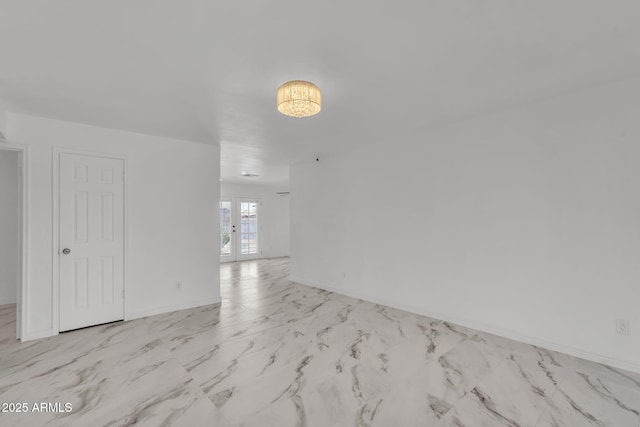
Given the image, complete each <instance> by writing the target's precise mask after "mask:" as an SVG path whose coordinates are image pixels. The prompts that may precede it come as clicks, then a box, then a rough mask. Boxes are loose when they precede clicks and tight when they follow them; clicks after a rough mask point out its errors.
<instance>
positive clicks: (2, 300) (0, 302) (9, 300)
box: [0, 297, 18, 305]
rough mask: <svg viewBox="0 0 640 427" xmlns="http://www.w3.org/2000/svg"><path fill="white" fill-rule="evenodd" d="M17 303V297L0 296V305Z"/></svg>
mask: <svg viewBox="0 0 640 427" xmlns="http://www.w3.org/2000/svg"><path fill="white" fill-rule="evenodd" d="M17 303H18V297H15V298H0V305H10V304H17Z"/></svg>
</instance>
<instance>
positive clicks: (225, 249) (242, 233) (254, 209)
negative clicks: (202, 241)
mask: <svg viewBox="0 0 640 427" xmlns="http://www.w3.org/2000/svg"><path fill="white" fill-rule="evenodd" d="M261 207H262V203H261V202H260V200H259V199H245V198H232V199H223V200H220V261H221V262H230V261H241V260H246V259H256V258H261V257H262V217H261V215H262V214H261Z"/></svg>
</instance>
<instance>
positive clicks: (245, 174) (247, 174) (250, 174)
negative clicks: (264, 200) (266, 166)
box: [242, 172, 260, 178]
mask: <svg viewBox="0 0 640 427" xmlns="http://www.w3.org/2000/svg"><path fill="white" fill-rule="evenodd" d="M242 176H246V177H249V178H253V177H256V176H260V175H258V174H255V173H251V172H242Z"/></svg>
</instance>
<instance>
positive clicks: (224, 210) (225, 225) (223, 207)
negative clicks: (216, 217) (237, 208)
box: [220, 200, 233, 256]
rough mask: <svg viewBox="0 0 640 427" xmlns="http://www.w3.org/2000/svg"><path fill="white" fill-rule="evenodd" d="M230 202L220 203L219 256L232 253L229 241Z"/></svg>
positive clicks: (230, 241)
mask: <svg viewBox="0 0 640 427" xmlns="http://www.w3.org/2000/svg"><path fill="white" fill-rule="evenodd" d="M231 237H232V236H231V201H230V200H221V201H220V255H221V256H227V255H231V254H232V253H233V252H232V251H233V247H232V245H233V242H232V239H231Z"/></svg>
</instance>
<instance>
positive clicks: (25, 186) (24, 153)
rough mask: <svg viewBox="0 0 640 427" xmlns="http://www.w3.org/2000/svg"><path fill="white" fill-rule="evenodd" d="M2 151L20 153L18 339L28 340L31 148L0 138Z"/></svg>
mask: <svg viewBox="0 0 640 427" xmlns="http://www.w3.org/2000/svg"><path fill="white" fill-rule="evenodd" d="M0 135H2V134H0ZM0 150H5V151H15V152H17V153H18V166H19V171H20V173H19V176H18V185H19V188H18V195H19V197H20V200H19V202H18V208H19V209H20V212H19V214H18V220H19V221H20V224H19V227H18V228H19V229H21V230H22V232H21V233H19V235H18V236H19V239H20V250H19V252H18V254H19V257H20V259H19V261H18V262H19V265H20V267H19V268H18V274H19V278H18V283H17V284H16V286H17V290H16V299H17V301H16V308H17V311H16V338H17V339H19V340H24V339H25V338H28V336H27V331H28V330H29V329H28V327H27V326H28V323H27V322H28V319H29V316H28V315H27V309H28V304H26V302H27V301H29V294H30V292H29V268H28V263H29V226H30V224H29V189H30V187H29V146H28V145H26V144H18V143H14V142H8V141H7V140H5V139H4V138H2V136H0Z"/></svg>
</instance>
